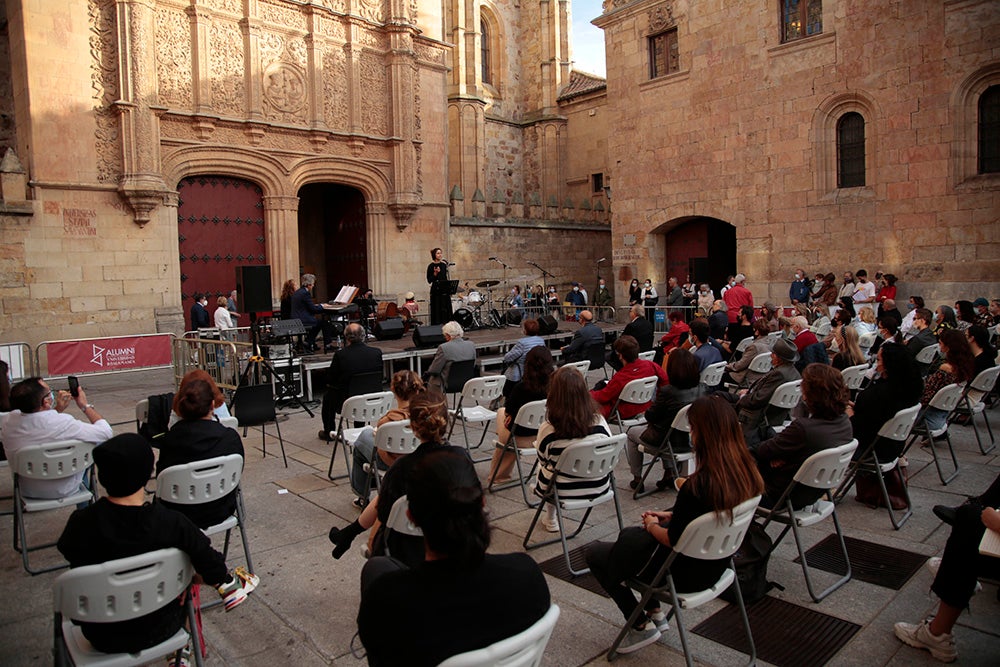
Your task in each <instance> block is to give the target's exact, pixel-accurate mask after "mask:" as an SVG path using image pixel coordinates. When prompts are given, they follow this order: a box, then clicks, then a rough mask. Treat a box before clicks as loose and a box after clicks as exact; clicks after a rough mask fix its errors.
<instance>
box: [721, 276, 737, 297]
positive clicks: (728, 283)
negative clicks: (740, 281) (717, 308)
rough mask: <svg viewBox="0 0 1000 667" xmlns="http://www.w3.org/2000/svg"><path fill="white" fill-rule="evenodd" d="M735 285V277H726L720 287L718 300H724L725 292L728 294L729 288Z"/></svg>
mask: <svg viewBox="0 0 1000 667" xmlns="http://www.w3.org/2000/svg"><path fill="white" fill-rule="evenodd" d="M735 284H736V277H735V276H726V284H725V285H723V286H722V289H721V290H719V298H720V299H725V298H726V292H728V291H729V288H730V287H732V286H733V285H735Z"/></svg>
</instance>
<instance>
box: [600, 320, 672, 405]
mask: <svg viewBox="0 0 1000 667" xmlns="http://www.w3.org/2000/svg"><path fill="white" fill-rule="evenodd" d="M612 347H613V348H614V351H615V352H616V353H617V354H618V358H619V359H621V362H622V369H621V370H620V371H618V372H617V373H615V374H614V375H612V376H611V380H609V381H608V383H607V384H606V385H605V386H604V387H603V388H602V389H595V390H593V391H591V392H590V395H591V396H593V397H594V400H595V401H597V402H598V404H599V405H600V406H601V414H603V415H604V416H605V417H609V416H611V410H612V409H613V408H614V406H615V401H617V400H618V396H619V394H621V393H622V389H624V388H625V385H627V384H628V383H629V382H631V381H632V380H640V379H642V378H648V377H653V376H654V375H655V376H656V378H657V382H656V386H657V387H662V386H664V385H666V384H668V381H667V373H666V372H665V371H664V370H663V368H662V367H661V366H658V365H657V364H654V363H653V362H652V361H646V360H645V359H640V358H639V343H638V341H636V339H635V338H633V337H632V336H622V337H621V338H619V339H618V340H616V341H615V344H614V345H613V346H612ZM654 396H655V394H654ZM649 403H650V402H646V403H643V404H642V405H639V404H635V403H623V404H622V405H620V406H618V414H619V415H621V417H622V419H629V418H631V417H635V416H636V415H637V414H639V413H641V412H645V410H646V408H648V407H649Z"/></svg>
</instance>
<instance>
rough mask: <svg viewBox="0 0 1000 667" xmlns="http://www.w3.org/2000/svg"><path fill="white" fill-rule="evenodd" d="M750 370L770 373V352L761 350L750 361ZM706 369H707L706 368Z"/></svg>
mask: <svg viewBox="0 0 1000 667" xmlns="http://www.w3.org/2000/svg"><path fill="white" fill-rule="evenodd" d="M749 368H750V370H751V371H753V372H754V373H770V372H771V353H770V352H761V353H760V354H758V355H757V356H756V357H754V358H753V361H751V362H750V366H749ZM706 370H708V369H706Z"/></svg>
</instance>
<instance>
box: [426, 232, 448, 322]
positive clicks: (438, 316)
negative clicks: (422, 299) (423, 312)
mask: <svg viewBox="0 0 1000 667" xmlns="http://www.w3.org/2000/svg"><path fill="white" fill-rule="evenodd" d="M431 260H432V261H431V263H430V264H428V265H427V284H429V285H430V286H431V324H444V323H445V322H448V321H450V320H451V295H450V294H449V293H448V262H446V261H445V260H444V252H443V251H442V250H441V248H434V249H433V250H431Z"/></svg>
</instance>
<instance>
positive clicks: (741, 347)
mask: <svg viewBox="0 0 1000 667" xmlns="http://www.w3.org/2000/svg"><path fill="white" fill-rule="evenodd" d="M751 345H753V336H747V337H746V338H744V339H743V340H741V341H740V342H739V343H738V344H737V345H736V350H735V351H736V352H744V351H745V350H746V349H747V348H748V347H750V346H751Z"/></svg>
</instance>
